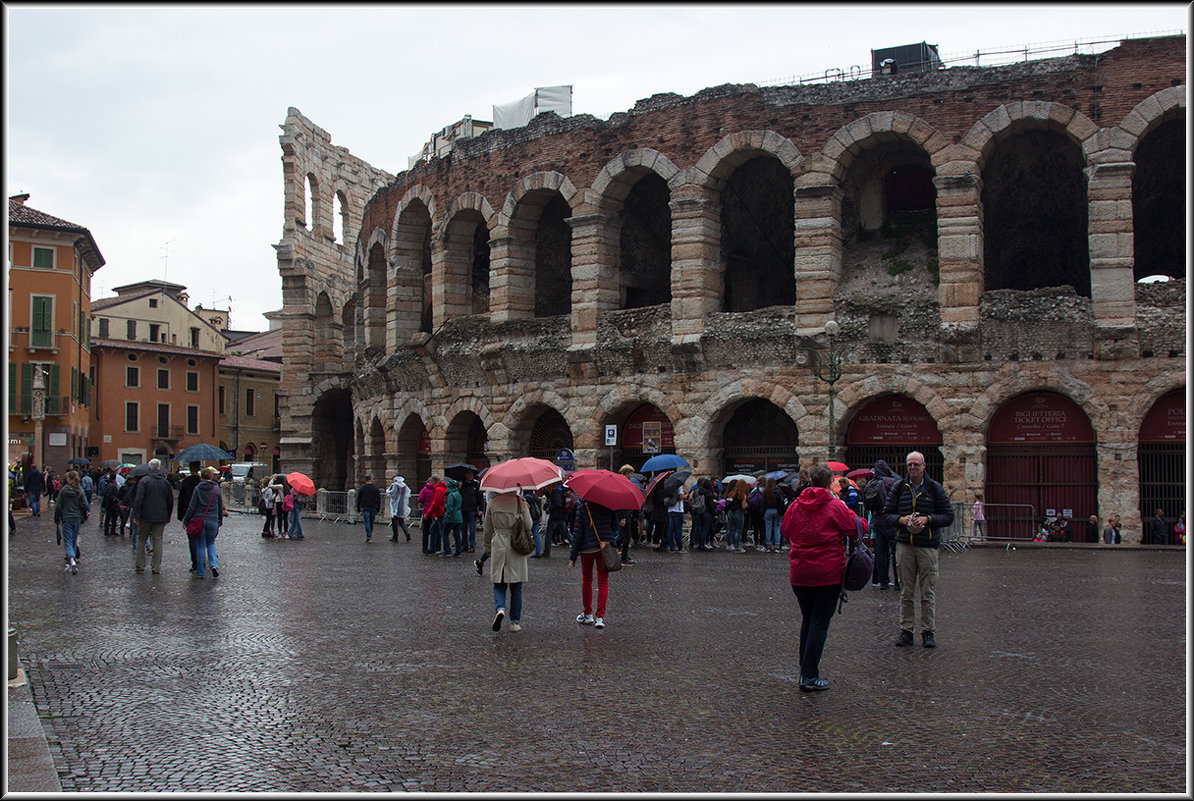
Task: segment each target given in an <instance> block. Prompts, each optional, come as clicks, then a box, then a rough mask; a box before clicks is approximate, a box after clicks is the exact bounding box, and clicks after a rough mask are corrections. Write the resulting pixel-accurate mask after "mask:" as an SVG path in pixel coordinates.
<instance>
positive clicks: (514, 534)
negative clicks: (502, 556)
mask: <svg viewBox="0 0 1194 801" xmlns="http://www.w3.org/2000/svg"><path fill="white" fill-rule="evenodd" d="M515 497H516V498H517V500H518V512H517V513H516V514H515V516H514V525H513V526H512V527H511V528H510V548H511V549H513V551H514V553H517V554H522V555H523V556H526V555H527V554H529V553H531V552H533V551H534V550H535V541H534V540H533V539H532V538H531V532H529V531H527V528H526V526H524V525H523V524H522V504H523V500H522V496H520V495H516V496H515Z"/></svg>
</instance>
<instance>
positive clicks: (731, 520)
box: [726, 506, 746, 548]
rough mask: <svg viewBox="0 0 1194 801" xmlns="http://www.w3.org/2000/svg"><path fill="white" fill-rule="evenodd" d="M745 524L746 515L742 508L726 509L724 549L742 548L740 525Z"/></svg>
mask: <svg viewBox="0 0 1194 801" xmlns="http://www.w3.org/2000/svg"><path fill="white" fill-rule="evenodd" d="M745 522H746V515H745V513H744V512H743V511H742V507H741V506H738V507H737V508H731V507H729V506H727V507H726V547H727V548H740V547H742V525H743V523H745Z"/></svg>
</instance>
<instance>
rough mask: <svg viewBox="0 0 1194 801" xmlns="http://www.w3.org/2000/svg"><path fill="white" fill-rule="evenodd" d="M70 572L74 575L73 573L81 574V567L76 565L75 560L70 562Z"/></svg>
mask: <svg viewBox="0 0 1194 801" xmlns="http://www.w3.org/2000/svg"><path fill="white" fill-rule="evenodd" d="M70 572H71V573H72V574H73V573H78V572H79V566H78V565H77V564H75V560H74V559H72V560H70Z"/></svg>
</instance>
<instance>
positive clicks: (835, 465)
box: [825, 462, 850, 473]
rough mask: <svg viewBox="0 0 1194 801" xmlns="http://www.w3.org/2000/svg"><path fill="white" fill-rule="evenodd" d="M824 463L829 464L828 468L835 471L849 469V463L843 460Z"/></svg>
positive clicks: (842, 471)
mask: <svg viewBox="0 0 1194 801" xmlns="http://www.w3.org/2000/svg"><path fill="white" fill-rule="evenodd" d="M825 464H827V465H829V469H830V470H832V471H833V472H835V473H844V472H846V471H847V470H849V469H850V465H848V464H846V463H845V462H826V463H825Z"/></svg>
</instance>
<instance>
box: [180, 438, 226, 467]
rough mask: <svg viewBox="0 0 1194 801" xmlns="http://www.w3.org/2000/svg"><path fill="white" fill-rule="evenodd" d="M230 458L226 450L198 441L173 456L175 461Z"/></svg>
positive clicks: (213, 460)
mask: <svg viewBox="0 0 1194 801" xmlns="http://www.w3.org/2000/svg"><path fill="white" fill-rule="evenodd" d="M228 458H231V457H229V456H228V451H226V450H224V449H222V448H217V447H216V446H215V445H208V444H207V443H206V442H200V443H199V444H198V445H192V446H190V447H189V448H183V449H182V450H181V451H179V453H178V455H177V456H175V457H174V461H176V462H218V461H220V460H221V459H228Z"/></svg>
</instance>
